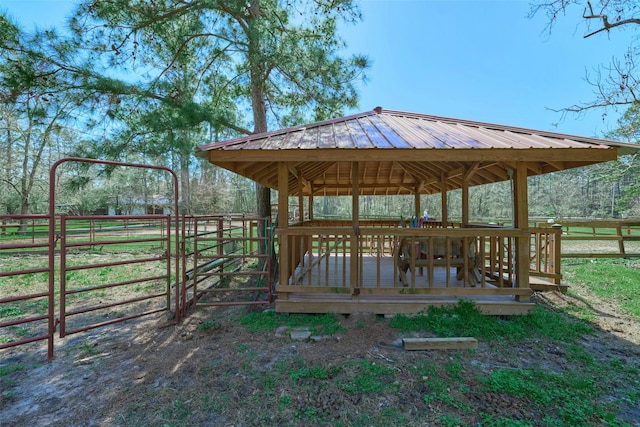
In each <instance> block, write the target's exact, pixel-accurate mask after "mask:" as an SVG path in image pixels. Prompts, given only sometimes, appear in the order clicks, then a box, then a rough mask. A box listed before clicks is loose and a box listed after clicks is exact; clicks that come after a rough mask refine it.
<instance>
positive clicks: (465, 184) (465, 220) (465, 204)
mask: <svg viewBox="0 0 640 427" xmlns="http://www.w3.org/2000/svg"><path fill="white" fill-rule="evenodd" d="M467 225H469V181H468V180H466V179H465V180H464V181H462V226H463V227H466V226H467Z"/></svg>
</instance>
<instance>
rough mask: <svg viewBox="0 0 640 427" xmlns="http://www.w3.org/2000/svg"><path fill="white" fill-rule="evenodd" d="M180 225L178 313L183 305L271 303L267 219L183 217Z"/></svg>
mask: <svg viewBox="0 0 640 427" xmlns="http://www.w3.org/2000/svg"><path fill="white" fill-rule="evenodd" d="M182 224H183V230H182V236H183V244H182V255H183V262H182V266H183V279H182V284H183V288H182V295H183V297H182V301H183V302H184V305H183V315H184V314H186V310H187V309H188V308H189V307H198V306H226V305H260V304H270V303H271V302H273V292H272V291H273V287H272V283H271V278H272V274H271V268H272V266H271V253H272V252H271V250H272V249H271V248H272V240H271V238H272V237H271V236H272V235H273V233H272V231H271V221H270V219H269V218H253V217H248V216H246V215H243V214H220V215H208V216H189V217H183V220H182ZM261 246H262V249H261ZM265 249H266V250H265Z"/></svg>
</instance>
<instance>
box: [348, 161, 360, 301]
mask: <svg viewBox="0 0 640 427" xmlns="http://www.w3.org/2000/svg"><path fill="white" fill-rule="evenodd" d="M359 177H360V163H358V162H352V163H351V186H352V187H351V213H352V214H351V225H352V227H353V234H352V235H351V244H350V248H349V252H350V269H351V271H350V273H351V276H350V278H349V280H350V284H351V289H354V288H357V287H358V285H359V280H358V277H359V275H358V273H359V271H360V269H359V268H358V259H359V256H358V249H359V245H358V241H359V236H358V235H357V232H358V230H359V227H360V178H359Z"/></svg>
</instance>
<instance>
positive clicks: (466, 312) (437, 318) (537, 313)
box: [389, 301, 593, 342]
mask: <svg viewBox="0 0 640 427" xmlns="http://www.w3.org/2000/svg"><path fill="white" fill-rule="evenodd" d="M389 326H391V327H392V328H396V329H399V330H401V331H405V332H408V331H424V330H428V331H431V332H433V333H434V334H435V335H437V336H439V337H469V336H471V337H475V338H477V339H481V340H485V341H507V342H508V341H517V340H521V339H523V338H531V337H546V338H553V339H560V340H563V341H569V342H571V341H575V340H578V339H580V338H581V337H582V336H583V335H585V334H589V333H591V332H593V327H592V326H591V325H589V324H588V323H586V322H581V321H573V320H570V319H566V318H565V317H564V316H563V315H561V314H558V313H554V312H552V311H549V310H545V309H543V308H541V307H536V308H535V309H534V311H533V313H532V314H529V315H526V316H514V317H511V318H509V319H506V320H503V319H500V318H499V317H496V316H485V315H483V314H481V313H480V311H479V310H478V309H477V307H476V306H475V305H474V304H473V303H472V302H470V301H462V302H460V303H459V304H458V305H456V306H453V307H432V308H430V309H429V310H428V311H427V312H426V313H424V314H420V315H417V316H403V315H398V316H395V317H394V318H393V320H392V321H391V323H390V324H389Z"/></svg>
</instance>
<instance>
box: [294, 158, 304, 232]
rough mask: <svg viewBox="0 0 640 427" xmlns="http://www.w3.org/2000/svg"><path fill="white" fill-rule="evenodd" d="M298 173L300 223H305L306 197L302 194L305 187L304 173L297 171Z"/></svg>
mask: <svg viewBox="0 0 640 427" xmlns="http://www.w3.org/2000/svg"><path fill="white" fill-rule="evenodd" d="M296 172H297V173H298V221H300V222H302V221H304V195H303V194H302V192H303V190H304V187H303V183H302V172H301V171H300V170H296Z"/></svg>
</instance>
